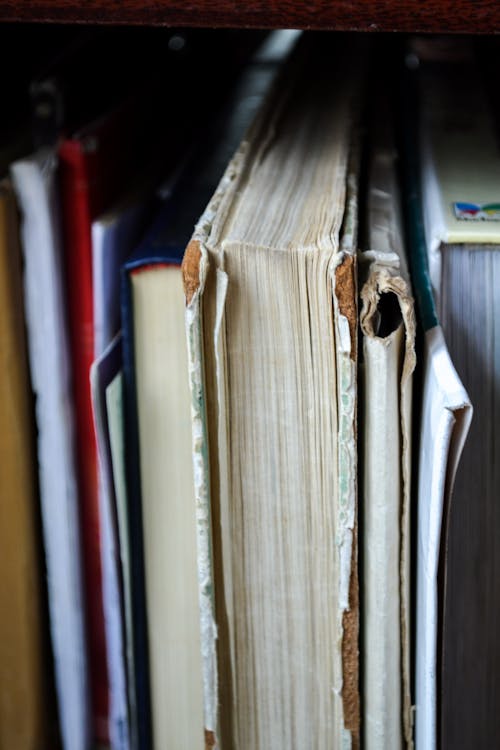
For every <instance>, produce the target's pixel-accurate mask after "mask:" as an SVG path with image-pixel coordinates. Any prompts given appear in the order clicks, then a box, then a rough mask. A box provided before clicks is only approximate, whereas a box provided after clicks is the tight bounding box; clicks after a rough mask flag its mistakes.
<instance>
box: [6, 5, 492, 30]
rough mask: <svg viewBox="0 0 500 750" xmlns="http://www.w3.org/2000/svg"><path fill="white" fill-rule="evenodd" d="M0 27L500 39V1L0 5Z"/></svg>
mask: <svg viewBox="0 0 500 750" xmlns="http://www.w3.org/2000/svg"><path fill="white" fill-rule="evenodd" d="M0 21H24V22H27V21H36V22H47V23H93V24H94V23H97V24H129V25H150V26H199V27H203V26H204V27H212V28H213V27H233V28H300V29H337V30H339V31H348V30H350V31H406V32H412V31H421V32H446V33H474V34H497V33H500V3H498V2H497V1H496V0H358V2H354V0H248V1H247V2H245V1H244V0H191V1H189V0H173V1H172V0H146V1H144V0H21V1H17V2H16V0H0Z"/></svg>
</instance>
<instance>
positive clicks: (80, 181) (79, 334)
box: [58, 101, 133, 742]
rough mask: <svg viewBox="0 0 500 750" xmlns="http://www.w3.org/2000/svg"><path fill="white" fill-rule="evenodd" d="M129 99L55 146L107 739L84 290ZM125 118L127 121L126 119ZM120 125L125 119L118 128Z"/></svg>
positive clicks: (127, 137)
mask: <svg viewBox="0 0 500 750" xmlns="http://www.w3.org/2000/svg"><path fill="white" fill-rule="evenodd" d="M131 107H132V103H131V101H127V102H126V103H123V104H122V105H121V106H120V107H118V108H117V109H115V110H113V111H112V112H110V113H108V114H107V116H105V117H104V118H102V119H99V120H97V121H95V122H93V123H91V124H90V125H88V126H87V127H86V128H85V129H84V130H82V131H81V132H79V133H77V134H75V136H74V137H72V138H67V139H66V140H64V141H62V143H61V144H60V145H59V149H58V155H59V163H60V175H61V200H62V208H63V211H62V214H63V229H64V253H65V261H66V263H65V266H66V278H67V281H66V284H67V288H68V290H71V291H70V292H69V291H68V296H67V299H68V315H69V326H70V347H71V348H70V351H71V363H72V377H73V393H74V403H75V414H76V436H77V445H78V451H77V459H78V464H77V465H78V483H79V492H80V516H81V527H82V539H83V559H84V571H85V597H86V614H87V637H88V644H89V655H90V681H91V698H92V711H93V717H94V729H93V731H94V736H95V738H96V740H99V741H101V742H106V741H107V740H108V710H109V706H108V692H109V680H108V674H107V666H106V665H107V658H106V637H105V627H104V612H103V593H102V568H101V544H102V539H101V531H102V530H101V525H100V519H99V494H98V466H97V448H96V440H95V433H94V423H93V415H92V402H91V392H90V380H89V373H90V367H91V365H92V362H93V360H94V351H95V346H94V294H93V287H92V235H91V227H92V221H93V219H95V218H97V216H99V215H100V214H101V213H103V212H104V211H105V210H106V209H107V208H108V206H109V205H110V204H111V202H112V201H113V199H114V198H115V197H116V195H117V193H118V190H119V186H120V184H121V182H122V181H123V180H124V179H125V178H126V174H127V173H128V170H129V169H130V162H129V158H128V157H127V156H125V155H126V154H127V151H128V149H129V148H130V147H131V146H132V144H133V137H132V135H131V133H132V132H133V125H132V124H130V126H129V124H128V121H127V117H128V116H130V117H131V118H132V114H133V110H132V109H131ZM132 122H133V120H132ZM124 123H127V125H126V126H125V125H124Z"/></svg>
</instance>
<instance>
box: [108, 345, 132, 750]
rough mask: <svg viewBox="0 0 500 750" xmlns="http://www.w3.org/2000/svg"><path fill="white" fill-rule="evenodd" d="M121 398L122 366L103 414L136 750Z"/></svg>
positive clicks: (130, 563)
mask: <svg viewBox="0 0 500 750" xmlns="http://www.w3.org/2000/svg"><path fill="white" fill-rule="evenodd" d="M117 346H118V347H119V348H120V350H121V339H120V344H117ZM120 353H121V351H120ZM122 361H123V360H122ZM123 399H124V388H123V369H122V367H120V369H119V370H118V371H117V373H116V375H115V377H114V378H113V379H112V380H111V381H110V383H109V384H108V385H107V386H106V413H107V418H108V430H109V443H110V451H111V468H112V476H113V487H114V493H115V500H116V515H117V523H118V539H119V550H120V560H121V574H122V584H123V606H124V626H125V627H124V630H125V649H126V669H127V697H128V714H129V732H130V744H131V746H132V747H133V748H136V747H138V715H137V696H136V670H135V651H134V615H133V599H132V593H133V592H132V574H131V568H132V561H131V558H130V529H129V522H128V497H127V483H126V471H125V439H124V429H125V422H124V416H123Z"/></svg>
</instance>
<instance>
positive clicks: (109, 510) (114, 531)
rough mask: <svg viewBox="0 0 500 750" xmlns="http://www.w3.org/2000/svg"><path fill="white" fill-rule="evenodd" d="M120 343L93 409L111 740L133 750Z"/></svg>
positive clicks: (98, 365) (96, 384)
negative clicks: (114, 442)
mask: <svg viewBox="0 0 500 750" xmlns="http://www.w3.org/2000/svg"><path fill="white" fill-rule="evenodd" d="M121 361H122V360H121V340H120V337H116V338H115V339H113V340H112V341H111V342H110V344H109V346H108V347H106V348H105V350H104V352H103V353H102V354H101V356H100V357H98V359H96V360H95V361H94V362H93V364H92V367H91V368H90V387H91V394H92V408H93V413H94V424H95V431H96V439H97V448H98V455H99V518H100V523H101V529H102V539H103V544H102V548H101V555H102V557H101V562H102V571H103V603H104V625H105V629H106V640H107V664H108V674H109V735H110V744H111V748H112V750H129V748H131V747H133V745H132V743H131V731H130V730H131V721H130V718H131V717H130V716H129V698H128V691H127V676H126V675H127V672H126V645H125V639H126V623H125V612H124V590H123V587H124V584H125V578H124V576H122V568H121V560H122V555H121V553H120V539H119V533H118V511H117V502H116V493H115V488H114V481H113V469H112V463H111V460H112V459H111V442H110V434H109V424H108V415H107V410H106V389H107V387H108V385H109V384H110V383H111V382H112V380H113V379H114V377H115V376H116V374H117V372H118V371H119V370H120V368H121Z"/></svg>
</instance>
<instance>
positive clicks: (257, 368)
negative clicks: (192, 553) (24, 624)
mask: <svg viewBox="0 0 500 750" xmlns="http://www.w3.org/2000/svg"><path fill="white" fill-rule="evenodd" d="M311 47H312V48H309V49H308V50H303V52H302V53H301V52H297V56H296V57H295V58H294V60H293V61H292V62H291V63H290V67H289V68H288V69H287V71H286V72H284V73H283V76H282V77H281V78H280V81H279V83H278V84H277V86H276V89H275V91H274V96H271V97H269V99H268V100H267V102H266V104H265V105H264V106H263V108H262V109H261V111H260V114H259V116H258V118H257V120H256V121H255V123H254V125H253V126H252V127H251V129H250V131H249V132H248V134H247V135H246V137H245V138H244V139H243V141H242V143H241V145H240V147H239V148H238V150H237V152H236V154H235V155H234V157H233V159H232V160H231V161H230V163H229V165H228V167H227V169H226V172H225V173H224V176H223V177H222V179H221V181H220V183H219V186H218V188H217V190H216V191H215V193H214V195H213V197H212V199H211V201H210V203H209V204H208V206H207V208H206V210H205V212H204V213H203V215H202V217H201V218H200V220H199V222H198V224H197V228H196V230H195V232H194V235H193V237H192V239H191V241H190V243H189V245H188V248H187V251H186V255H185V257H184V261H183V270H184V284H185V290H186V300H187V322H188V344H189V373H190V383H191V392H192V410H193V414H192V420H193V453H194V456H193V460H194V467H195V471H194V477H195V489H196V510H197V532H198V570H199V573H198V575H199V580H200V617H201V638H202V653H203V686H204V726H205V733H206V746H207V747H214V746H217V747H219V746H220V747H222V748H224V747H226V748H227V747H238V748H247V747H253V748H255V749H256V750H257V749H258V748H268V747H286V746H290V747H295V746H296V747H343V746H346V747H353V748H355V747H359V692H358V653H357V638H358V627H357V621H358V602H357V586H358V583H357V547H356V544H357V523H356V490H355V488H356V446H355V411H356V383H355V377H356V368H357V364H356V328H357V314H356V271H355V254H354V248H355V244H356V239H355V238H356V218H357V216H356V209H355V206H356V201H355V193H356V191H355V190H354V191H353V190H350V189H349V190H348V182H349V180H348V174H349V156H350V151H351V148H350V147H351V143H352V141H351V135H352V133H353V132H356V129H355V127H354V126H355V124H356V121H357V94H359V80H358V76H359V70H357V65H356V62H355V61H356V60H358V59H359V57H358V56H357V54H359V50H356V51H354V50H352V52H353V54H352V56H351V54H349V53H348V51H347V50H346V49H345V48H344V47H343V46H342V45H339V46H338V47H336V49H335V53H333V52H332V49H331V48H330V49H327V48H326V46H325V47H324V46H323V44H322V43H321V39H316V40H315V44H314V45H311ZM302 55H303V56H304V57H303V58H302Z"/></svg>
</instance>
